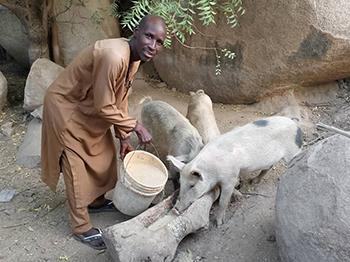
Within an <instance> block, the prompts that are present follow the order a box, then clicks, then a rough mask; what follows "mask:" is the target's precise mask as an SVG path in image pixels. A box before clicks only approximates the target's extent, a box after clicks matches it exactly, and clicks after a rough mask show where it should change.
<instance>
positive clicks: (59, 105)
mask: <svg viewBox="0 0 350 262" xmlns="http://www.w3.org/2000/svg"><path fill="white" fill-rule="evenodd" d="M165 37H166V28H165V24H164V21H163V20H162V19H161V18H160V17H157V16H146V17H144V18H143V19H142V20H141V22H140V24H139V27H138V28H137V29H136V30H135V32H134V34H133V37H132V38H131V40H127V39H124V38H118V39H106V40H101V41H97V42H96V43H95V44H93V45H92V46H89V47H87V48H85V49H84V50H82V51H81V52H80V54H79V55H78V56H77V57H76V58H75V59H74V60H73V61H72V63H71V64H70V65H69V66H67V68H66V69H65V70H64V71H63V72H62V73H61V74H60V75H59V76H58V78H57V79H56V80H55V81H54V82H53V83H52V85H51V86H50V87H49V89H48V90H47V93H46V96H45V100H44V112H43V126H42V148H41V156H42V161H41V163H42V180H43V181H44V182H45V183H46V184H47V185H48V186H49V187H50V188H51V189H52V190H54V191H55V190H56V186H57V182H58V179H59V175H60V171H62V173H63V177H64V182H65V186H66V195H67V198H68V203H69V215H70V221H71V226H72V231H73V234H74V237H75V238H76V239H77V240H79V241H81V242H82V243H84V244H87V245H89V246H91V247H93V248H95V249H104V248H106V246H105V244H104V242H103V240H102V237H101V231H100V229H98V228H94V227H93V226H92V225H91V223H90V218H89V214H88V212H89V211H95V212H96V211H99V210H100V211H102V210H108V209H110V208H112V205H111V203H110V201H109V202H108V201H107V200H106V199H105V198H104V194H105V193H106V192H107V191H109V190H110V189H112V188H114V186H115V184H116V180H117V161H116V160H117V159H116V149H115V146H114V142H113V137H112V133H111V130H110V127H111V126H112V125H113V127H114V130H115V134H116V136H117V138H118V139H119V141H120V156H121V158H124V156H125V154H127V153H128V152H129V151H131V150H133V148H132V146H131V145H130V142H129V135H130V133H131V132H132V131H134V132H136V134H137V136H138V138H139V141H140V143H148V142H150V141H151V139H152V137H151V135H150V133H149V132H148V131H147V130H146V129H145V128H144V127H143V126H142V125H141V124H139V123H137V121H136V119H134V118H132V117H129V116H128V91H129V88H130V86H131V83H132V81H133V78H134V76H135V73H136V71H137V69H138V67H139V64H140V61H142V62H146V61H149V60H151V59H152V58H153V57H154V56H155V55H157V53H158V52H159V51H160V50H161V48H162V46H163V42H164V40H165Z"/></svg>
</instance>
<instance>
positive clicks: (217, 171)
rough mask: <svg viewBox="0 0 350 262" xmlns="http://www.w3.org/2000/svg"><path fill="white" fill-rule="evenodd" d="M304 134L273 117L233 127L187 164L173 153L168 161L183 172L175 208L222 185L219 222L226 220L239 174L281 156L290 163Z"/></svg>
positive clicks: (180, 208)
mask: <svg viewBox="0 0 350 262" xmlns="http://www.w3.org/2000/svg"><path fill="white" fill-rule="evenodd" d="M302 142H303V135H302V131H301V129H300V128H299V127H298V126H297V124H296V122H294V121H293V120H291V119H290V118H287V117H281V116H273V117H269V118H265V119H260V120H257V121H254V122H252V123H249V124H247V125H244V126H241V127H237V128H234V129H233V130H231V131H229V132H228V133H225V134H223V135H220V136H219V137H217V138H216V139H214V140H212V141H210V142H209V143H208V144H206V145H205V146H204V148H203V149H202V150H201V152H200V153H199V154H198V155H197V156H196V157H195V158H194V159H193V160H192V161H190V162H189V163H187V164H185V163H183V162H181V161H179V160H178V159H176V158H174V157H173V156H168V157H167V159H168V161H170V162H172V164H173V165H174V166H175V167H176V168H177V170H179V171H180V193H179V198H178V201H177V203H176V205H175V208H176V209H177V210H178V211H179V212H182V211H183V210H185V209H186V208H187V207H188V206H190V205H191V204H192V203H193V202H194V201H195V200H197V199H198V198H200V197H201V196H203V195H204V194H206V193H207V192H209V191H211V190H212V189H213V188H214V187H216V186H219V187H220V189H221V194H220V198H219V208H218V211H217V213H216V218H215V219H216V224H217V225H221V224H223V223H224V217H225V210H226V207H227V206H228V204H229V201H230V199H231V195H232V194H234V196H236V197H240V196H241V193H240V192H239V191H238V190H237V189H235V186H236V184H237V183H238V181H239V175H240V174H242V173H246V172H253V171H258V170H267V169H269V168H270V167H271V166H272V165H274V164H276V163H277V162H278V161H280V160H281V159H284V160H285V161H287V162H289V161H290V160H291V159H292V158H293V157H294V156H295V155H296V154H298V153H299V152H300V150H301V146H302Z"/></svg>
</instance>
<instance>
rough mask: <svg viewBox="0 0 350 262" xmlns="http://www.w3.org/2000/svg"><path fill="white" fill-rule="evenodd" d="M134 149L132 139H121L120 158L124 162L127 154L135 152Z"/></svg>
mask: <svg viewBox="0 0 350 262" xmlns="http://www.w3.org/2000/svg"><path fill="white" fill-rule="evenodd" d="M133 150H134V148H133V146H132V145H131V144H130V139H129V138H127V139H120V152H119V153H120V158H121V159H122V160H123V159H124V157H125V156H126V154H127V153H129V152H131V151H133Z"/></svg>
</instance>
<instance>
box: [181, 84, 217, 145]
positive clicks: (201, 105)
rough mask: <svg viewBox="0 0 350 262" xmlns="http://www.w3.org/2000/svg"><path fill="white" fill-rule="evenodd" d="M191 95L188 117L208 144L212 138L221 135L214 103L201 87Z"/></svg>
mask: <svg viewBox="0 0 350 262" xmlns="http://www.w3.org/2000/svg"><path fill="white" fill-rule="evenodd" d="M190 95H191V99H190V102H189V104H188V108H187V115H186V117H187V118H188V119H189V120H190V122H191V124H192V125H193V126H194V127H195V128H197V130H198V132H199V134H200V135H201V137H202V139H203V143H204V144H207V143H208V142H209V141H210V140H213V139H214V138H216V137H218V136H219V135H220V131H219V128H218V126H217V124H216V120H215V115H214V112H213V103H212V102H211V99H210V97H209V96H208V95H206V94H205V93H204V91H203V90H201V89H200V90H198V91H197V92H190Z"/></svg>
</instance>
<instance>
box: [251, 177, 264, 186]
mask: <svg viewBox="0 0 350 262" xmlns="http://www.w3.org/2000/svg"><path fill="white" fill-rule="evenodd" d="M260 182H261V179H260V178H257V177H254V178H252V179H250V180H249V184H250V185H257V184H260Z"/></svg>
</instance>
